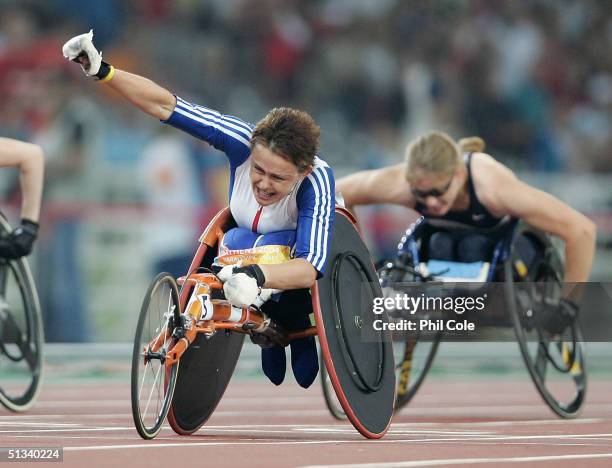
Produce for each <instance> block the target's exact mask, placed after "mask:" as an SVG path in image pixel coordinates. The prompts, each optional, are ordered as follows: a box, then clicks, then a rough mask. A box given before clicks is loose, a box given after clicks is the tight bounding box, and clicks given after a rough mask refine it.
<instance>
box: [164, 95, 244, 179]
mask: <svg viewBox="0 0 612 468" xmlns="http://www.w3.org/2000/svg"><path fill="white" fill-rule="evenodd" d="M162 122H163V123H166V124H169V125H172V126H173V127H176V128H178V129H180V130H183V131H185V132H187V133H189V134H190V135H192V136H194V137H196V138H199V139H201V140H204V141H207V142H208V143H210V144H211V145H212V146H214V147H215V148H217V149H218V150H220V151H223V152H224V153H225V154H226V155H227V157H228V159H229V160H230V165H231V166H232V167H234V168H235V167H238V166H240V165H241V164H242V163H243V162H244V161H246V160H247V159H248V157H249V155H250V154H251V147H250V141H251V133H252V131H253V125H251V124H250V123H248V122H245V121H243V120H241V119H239V118H237V117H233V116H231V115H223V114H221V113H219V112H217V111H216V110H213V109H209V108H207V107H203V106H198V105H196V104H191V103H189V102H187V101H185V100H184V99H181V98H180V97H178V96H177V97H176V107H175V108H174V112H173V113H172V115H171V116H170V118H169V119H168V120H163V121H162Z"/></svg>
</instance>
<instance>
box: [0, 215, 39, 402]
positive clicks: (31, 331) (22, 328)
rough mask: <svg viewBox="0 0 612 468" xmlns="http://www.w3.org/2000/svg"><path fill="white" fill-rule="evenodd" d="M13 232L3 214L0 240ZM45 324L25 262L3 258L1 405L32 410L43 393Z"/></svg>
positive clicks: (0, 288) (0, 274) (0, 291)
mask: <svg viewBox="0 0 612 468" xmlns="http://www.w3.org/2000/svg"><path fill="white" fill-rule="evenodd" d="M10 232H11V226H10V225H9V224H8V222H7V221H6V219H5V218H4V216H3V215H2V213H0V236H6V235H8V234H9V233H10ZM43 343H44V338H43V324H42V315H41V311H40V304H39V302H38V294H37V292H36V286H35V285H34V279H33V278H32V274H31V273H30V268H29V266H28V263H27V262H26V260H25V258H19V259H16V260H8V259H3V258H0V368H1V369H2V380H1V381H0V403H2V404H3V405H4V406H5V407H6V408H8V409H9V410H11V411H15V412H21V411H26V410H28V409H29V408H30V407H31V406H32V405H33V404H34V402H35V401H36V398H37V396H38V393H39V391H40V384H41V382H42V372H43Z"/></svg>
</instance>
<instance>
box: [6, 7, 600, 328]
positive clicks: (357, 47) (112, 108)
mask: <svg viewBox="0 0 612 468" xmlns="http://www.w3.org/2000/svg"><path fill="white" fill-rule="evenodd" d="M0 12H1V13H0V106H1V109H2V111H1V112H0V135H2V136H5V137H14V138H20V139H23V140H28V141H33V142H36V143H39V144H41V145H42V146H43V148H44V149H45V152H46V156H47V163H48V164H47V168H48V169H47V178H46V184H47V187H46V194H45V203H46V205H47V206H48V207H52V208H49V209H47V210H46V216H47V219H46V220H43V228H44V229H45V230H46V238H47V241H46V242H47V244H46V245H47V247H46V248H45V243H44V242H43V243H42V246H41V248H40V250H41V252H40V257H41V261H43V262H45V264H46V265H56V268H55V269H56V271H59V273H56V274H57V275H58V277H57V278H55V279H53V280H48V282H49V281H53V282H52V283H49V284H48V287H47V289H48V294H47V296H48V297H47V299H46V301H47V304H49V305H48V307H47V309H48V310H57V311H58V312H57V313H65V314H69V315H70V314H72V313H73V312H71V311H73V310H75V309H78V310H82V308H83V307H86V305H85V304H82V303H81V302H83V301H79V300H78V297H77V300H76V301H73V300H72V298H71V300H70V301H67V299H66V291H67V290H66V288H69V287H70V288H73V287H75V285H76V287H77V288H80V286H79V282H80V279H79V278H80V275H79V272H78V269H79V265H78V255H77V252H76V249H77V246H78V245H79V242H78V237H79V236H80V233H79V230H80V222H81V221H82V220H83V218H84V217H85V216H86V215H87V212H88V211H90V210H92V209H93V208H92V207H95V204H96V203H102V204H105V203H106V204H108V203H116V202H119V203H128V202H129V203H139V204H142V205H143V206H146V205H147V204H148V205H152V206H156V207H159V206H165V207H166V208H167V209H169V210H171V209H173V207H176V206H177V205H180V206H182V207H183V208H185V207H187V208H188V209H189V210H192V211H188V212H187V213H186V215H185V216H184V218H185V220H184V222H181V223H178V222H176V223H174V226H181V228H180V229H179V228H176V229H175V230H174V231H173V232H171V233H168V232H164V231H163V229H162V228H163V226H164V225H165V226H166V228H167V227H168V223H167V222H165V221H164V219H165V218H164V216H165V215H159V216H157V217H156V216H153V217H152V218H150V219H149V222H150V225H151V226H152V228H151V232H154V233H157V235H156V236H155V235H153V236H150V237H149V241H150V242H151V244H152V245H151V251H152V252H157V257H158V258H156V259H155V260H154V263H155V265H156V266H160V267H162V266H163V267H165V268H166V269H170V268H176V269H177V271H180V269H181V268H182V265H183V264H184V262H185V261H187V260H185V258H188V255H189V252H184V251H182V250H181V248H180V246H181V245H184V243H185V239H189V238H194V236H196V235H197V232H198V230H199V229H201V226H202V223H203V222H204V221H203V220H206V219H207V217H208V216H209V214H210V213H211V212H214V211H215V210H216V209H217V207H219V206H221V205H223V204H224V203H225V198H224V197H225V194H226V187H225V185H224V184H223V183H220V182H219V181H220V180H224V177H217V175H218V174H219V171H223V170H225V169H224V167H225V161H224V159H223V158H222V157H219V156H211V153H212V152H213V150H212V149H211V148H209V147H208V146H207V145H206V144H203V143H198V142H196V141H194V140H193V139H192V138H189V137H185V136H183V135H181V134H180V132H177V131H170V132H165V131H162V129H161V128H162V127H161V126H160V125H159V124H158V123H157V122H155V121H153V120H152V119H150V118H147V117H145V116H142V115H139V113H138V112H137V111H135V110H133V109H131V108H130V107H129V106H127V105H124V104H122V103H120V102H119V101H118V100H114V99H113V97H112V95H111V94H109V93H108V91H107V90H105V89H104V88H103V85H99V84H96V83H94V82H92V81H91V80H88V79H85V78H84V77H83V76H82V73H81V71H80V69H79V67H76V66H74V65H71V64H68V63H67V62H66V61H65V60H64V58H63V57H62V56H61V52H60V49H61V46H62V44H63V43H64V42H65V41H66V40H67V39H69V38H70V37H72V36H74V35H76V34H81V33H84V32H87V31H88V30H89V29H91V28H93V30H94V43H95V44H96V46H98V48H99V49H101V50H102V51H103V55H104V58H106V59H107V60H108V61H109V62H111V63H113V64H114V65H115V66H117V67H119V68H125V69H127V70H130V71H134V72H136V73H138V74H142V75H145V76H147V77H150V78H152V79H154V80H155V81H157V82H159V83H160V84H162V85H163V86H165V87H167V88H169V89H170V90H172V91H173V92H175V93H177V94H179V95H181V96H182V97H183V98H185V99H187V100H191V101H194V102H197V103H199V104H203V105H206V106H208V107H213V108H216V109H219V110H220V111H222V112H224V113H229V114H233V115H237V116H240V117H242V118H244V119H246V120H249V121H252V122H255V121H257V120H258V119H259V118H261V117H263V115H265V113H266V112H267V111H268V110H269V109H270V108H272V107H275V106H282V105H285V106H293V107H298V108H302V109H304V110H306V111H308V112H310V113H311V114H312V115H313V116H314V117H315V119H316V120H317V121H318V123H319V124H320V125H321V127H322V151H321V153H322V155H323V156H324V158H325V159H326V160H328V161H329V162H330V163H332V164H333V165H334V167H336V168H337V171H336V172H337V173H339V174H340V175H342V174H344V173H346V172H348V171H351V170H357V169H362V168H369V167H378V166H381V165H384V164H388V163H390V162H393V161H398V160H400V159H401V158H402V155H403V148H404V147H405V145H406V143H407V142H408V141H409V140H410V138H412V137H414V136H416V135H417V134H419V133H420V132H422V131H426V130H429V129H432V128H437V129H441V130H445V131H447V132H449V133H450V134H451V135H452V136H454V137H455V138H460V137H463V136H467V135H480V136H481V137H483V138H484V139H485V141H486V142H487V144H488V147H487V150H488V152H490V153H491V154H493V155H494V156H495V157H497V158H499V159H502V160H503V161H505V162H507V163H508V164H509V165H510V166H511V167H513V168H515V169H521V168H529V169H531V170H541V171H547V172H569V173H575V172H582V173H592V172H612V151H611V150H610V148H611V147H612V54H610V52H609V51H610V50H612V2H611V1H609V0H521V1H515V0H310V1H299V0H206V1H205V0H134V1H131V2H121V1H120V0H88V1H86V2H83V1H81V0H48V1H45V0H19V1H16V0H12V1H9V0H0ZM186 179H188V181H186ZM16 187H17V184H16V179H15V177H13V178H12V179H11V178H10V177H9V178H8V179H7V177H5V176H4V175H2V177H0V190H2V192H3V199H4V200H7V199H8V200H10V199H12V198H14V195H15V193H16ZM88 203H89V205H88ZM194 213H195V214H194ZM174 214H175V215H176V212H175V213H174ZM395 235H396V234H395V233H394V234H393V236H395ZM164 242H165V244H166V247H165V248H164V247H163V246H161V245H162V244H163V243H164ZM189 248H191V246H190V247H189ZM160 252H161V253H160ZM54 262H55V263H54ZM164 262H169V263H164ZM62 272H63V273H62ZM42 281H44V279H43V280H42ZM58 284H59V285H60V286H58ZM58 287H59V289H58ZM42 289H43V290H44V289H45V286H44V285H43V286H42ZM44 295H45V294H44V293H43V296H44ZM85 328H86V326H85V325H83V326H78V327H75V336H72V337H68V338H66V337H65V336H64V337H63V338H62V339H69V340H78V339H79V337H81V338H83V337H85V336H86V333H85V331H84V330H85ZM48 333H49V331H48ZM53 333H54V332H53V331H51V333H50V334H51V338H52V339H53ZM57 333H60V332H59V331H58V332H57Z"/></svg>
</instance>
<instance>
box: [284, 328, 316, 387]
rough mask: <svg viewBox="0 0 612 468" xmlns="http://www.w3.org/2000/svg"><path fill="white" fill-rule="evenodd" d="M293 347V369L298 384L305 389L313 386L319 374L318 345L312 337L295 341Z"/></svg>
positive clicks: (291, 344) (292, 343)
mask: <svg viewBox="0 0 612 468" xmlns="http://www.w3.org/2000/svg"><path fill="white" fill-rule="evenodd" d="M289 345H290V346H291V368H292V369H293V375H294V376H295V380H297V383H298V384H299V385H300V386H301V387H304V388H308V387H310V386H311V385H312V383H313V382H314V380H315V379H316V377H317V373H318V372H319V358H318V356H317V345H316V343H315V339H314V337H312V336H308V337H306V338H300V339H298V340H293V341H291V343H289Z"/></svg>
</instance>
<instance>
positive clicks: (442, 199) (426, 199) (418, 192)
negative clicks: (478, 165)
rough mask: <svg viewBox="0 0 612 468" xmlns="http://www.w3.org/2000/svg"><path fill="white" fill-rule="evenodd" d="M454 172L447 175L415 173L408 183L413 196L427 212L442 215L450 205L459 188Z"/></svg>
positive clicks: (456, 175)
mask: <svg viewBox="0 0 612 468" xmlns="http://www.w3.org/2000/svg"><path fill="white" fill-rule="evenodd" d="M458 179H459V177H458V174H457V172H455V173H454V174H453V175H452V176H451V177H450V178H449V176H448V175H437V174H426V173H420V174H416V175H415V177H414V178H413V180H412V181H411V183H410V186H411V189H412V194H413V196H414V197H415V198H416V199H417V201H419V202H420V203H422V204H424V205H425V207H426V208H427V214H430V215H432V216H444V215H445V214H446V213H447V212H448V211H449V210H450V208H451V207H452V205H453V203H454V202H455V198H457V194H458V193H459V189H460V188H461V184H460V183H457V181H458Z"/></svg>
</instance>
